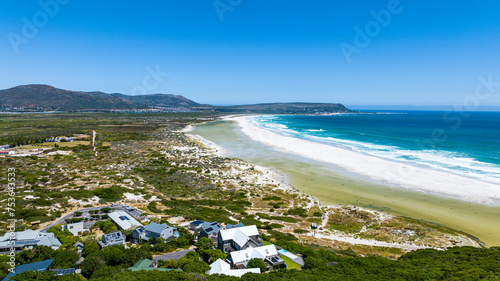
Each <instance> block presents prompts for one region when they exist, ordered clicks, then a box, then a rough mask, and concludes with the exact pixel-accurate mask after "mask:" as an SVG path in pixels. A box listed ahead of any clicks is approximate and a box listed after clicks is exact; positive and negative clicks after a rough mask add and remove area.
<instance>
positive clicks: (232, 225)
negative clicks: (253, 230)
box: [226, 222, 245, 229]
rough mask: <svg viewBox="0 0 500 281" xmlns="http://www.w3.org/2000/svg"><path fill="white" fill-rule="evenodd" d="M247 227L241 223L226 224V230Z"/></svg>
mask: <svg viewBox="0 0 500 281" xmlns="http://www.w3.org/2000/svg"><path fill="white" fill-rule="evenodd" d="M243 226H245V225H244V224H242V223H241V222H240V223H238V224H231V223H228V224H226V229H231V228H237V227H243Z"/></svg>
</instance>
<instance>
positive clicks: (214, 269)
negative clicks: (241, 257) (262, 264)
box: [208, 259, 260, 277]
mask: <svg viewBox="0 0 500 281" xmlns="http://www.w3.org/2000/svg"><path fill="white" fill-rule="evenodd" d="M245 273H260V268H244V269H231V266H230V265H229V264H228V263H227V262H225V261H223V260H221V259H218V260H216V261H215V262H213V263H212V264H210V271H209V273H208V274H210V275H212V274H224V275H229V276H235V277H241V276H243V274H245Z"/></svg>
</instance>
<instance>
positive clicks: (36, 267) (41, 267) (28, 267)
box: [2, 259, 54, 281]
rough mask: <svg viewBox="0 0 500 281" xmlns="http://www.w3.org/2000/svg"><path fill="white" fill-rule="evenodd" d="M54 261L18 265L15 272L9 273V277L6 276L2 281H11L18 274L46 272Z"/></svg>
mask: <svg viewBox="0 0 500 281" xmlns="http://www.w3.org/2000/svg"><path fill="white" fill-rule="evenodd" d="M53 261H54V259H50V260H44V261H38V262H33V263H27V264H23V265H18V266H16V268H15V269H14V272H11V273H9V274H8V275H7V276H5V278H4V279H2V281H6V280H9V279H10V277H12V276H15V275H16V274H19V273H23V272H25V271H45V270H47V268H49V266H50V264H51V263H52V262H53Z"/></svg>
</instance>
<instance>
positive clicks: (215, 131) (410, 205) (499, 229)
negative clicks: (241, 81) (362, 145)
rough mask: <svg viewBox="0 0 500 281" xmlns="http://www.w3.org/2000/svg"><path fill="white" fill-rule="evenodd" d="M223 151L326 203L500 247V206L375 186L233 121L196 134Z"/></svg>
mask: <svg viewBox="0 0 500 281" xmlns="http://www.w3.org/2000/svg"><path fill="white" fill-rule="evenodd" d="M192 133H194V134H198V135H200V136H202V137H203V138H205V139H207V140H209V141H212V142H214V143H216V144H217V145H219V146H220V147H222V148H223V149H224V151H225V155H226V156H229V157H236V158H240V159H243V160H245V161H247V162H250V163H254V164H258V165H261V166H265V167H269V168H273V169H275V170H277V171H278V172H280V173H281V174H283V175H285V176H286V178H287V180H288V182H289V183H290V184H292V185H293V186H294V187H295V188H296V189H298V190H300V191H302V192H304V193H307V194H310V195H312V196H314V197H315V198H317V199H318V200H319V201H320V202H321V203H323V204H346V205H356V206H360V207H365V208H369V209H375V210H379V211H384V212H388V213H390V214H394V215H402V216H408V217H412V218H416V219H421V220H426V221H431V222H435V223H439V224H442V225H446V226H448V227H452V228H454V229H458V230H461V231H464V232H467V233H469V234H472V235H474V236H476V237H478V238H479V239H480V240H481V241H483V242H485V243H486V244H487V245H488V246H498V245H500V235H499V233H500V207H498V206H487V205H481V204H475V203H470V202H466V201H463V200H460V199H455V198H447V197H440V196H436V195H431V194H426V193H423V192H417V191H412V190H406V189H401V188H397V187H391V186H388V185H384V184H383V183H380V184H376V183H373V182H370V181H368V180H365V179H363V177H360V176H357V175H354V174H350V173H348V172H347V171H345V170H342V169H341V168H339V167H336V166H334V165H329V164H326V163H323V162H317V161H314V160H310V159H307V158H304V157H301V156H297V155H292V154H289V153H284V152H279V151H276V150H274V149H272V148H271V147H268V146H265V145H263V144H261V143H258V142H256V141H253V140H251V139H250V138H249V137H247V136H246V135H244V134H243V133H242V132H241V131H240V130H239V128H238V126H237V125H236V124H234V123H233V122H231V121H219V122H211V123H207V124H204V125H198V126H196V127H195V128H194V130H193V131H192Z"/></svg>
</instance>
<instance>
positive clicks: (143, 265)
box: [128, 259, 182, 271]
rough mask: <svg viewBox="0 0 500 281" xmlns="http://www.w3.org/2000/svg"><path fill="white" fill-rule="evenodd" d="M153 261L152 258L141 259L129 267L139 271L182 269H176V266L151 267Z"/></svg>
mask: <svg viewBox="0 0 500 281" xmlns="http://www.w3.org/2000/svg"><path fill="white" fill-rule="evenodd" d="M151 263H153V261H152V260H150V259H140V260H139V261H138V262H136V263H135V264H134V266H131V267H129V268H128V269H129V270H131V271H137V270H159V271H182V270H180V269H175V268H161V267H160V268H155V267H151Z"/></svg>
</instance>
